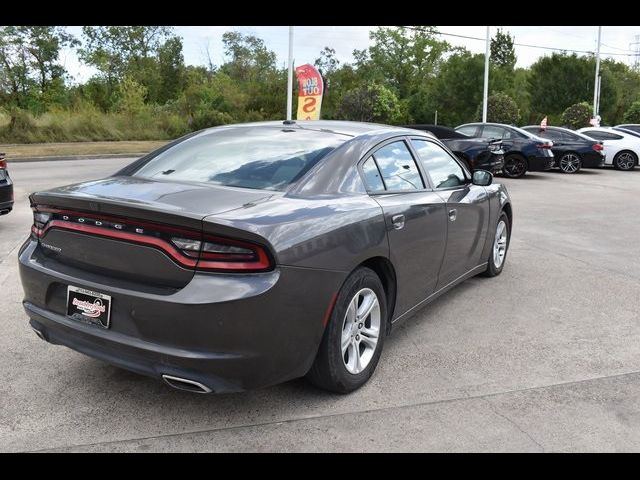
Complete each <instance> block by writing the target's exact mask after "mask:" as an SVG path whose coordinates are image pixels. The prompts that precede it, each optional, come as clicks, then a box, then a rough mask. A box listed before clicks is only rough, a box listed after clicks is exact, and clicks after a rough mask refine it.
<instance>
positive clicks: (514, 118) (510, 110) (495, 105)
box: [476, 93, 520, 125]
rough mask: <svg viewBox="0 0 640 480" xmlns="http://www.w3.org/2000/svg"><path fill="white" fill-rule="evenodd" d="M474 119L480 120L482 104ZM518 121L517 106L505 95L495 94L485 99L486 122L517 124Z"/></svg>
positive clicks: (518, 112)
mask: <svg viewBox="0 0 640 480" xmlns="http://www.w3.org/2000/svg"><path fill="white" fill-rule="evenodd" d="M476 118H477V119H478V120H482V103H480V105H478V109H477V110H476ZM519 120H520V110H519V109H518V104H517V103H516V102H515V100H514V99H513V98H511V97H510V96H509V95H507V94H506V93H496V94H493V95H490V96H489V98H488V99H487V122H495V123H506V124H507V125H512V124H517V123H518V121H519Z"/></svg>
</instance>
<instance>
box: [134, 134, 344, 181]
mask: <svg viewBox="0 0 640 480" xmlns="http://www.w3.org/2000/svg"><path fill="white" fill-rule="evenodd" d="M346 139H347V137H343V136H340V135H337V134H334V133H327V132H318V131H310V130H301V129H297V128H296V129H286V128H283V129H280V128H266V127H236V128H228V129H226V128H225V129H220V130H213V131H207V132H203V133H201V134H199V135H196V136H194V137H191V138H188V139H187V140H185V141H184V142H180V143H179V144H177V145H175V146H173V147H171V148H170V149H168V150H166V151H165V152H162V153H161V154H159V155H158V156H156V157H154V158H152V159H151V160H150V161H149V162H148V163H146V164H145V165H143V166H142V167H141V168H140V169H138V171H136V172H135V173H134V174H133V176H136V177H145V178H162V179H167V180H186V181H191V182H209V183H215V184H217V185H228V186H234V187H244V188H256V189H265V190H285V189H286V188H287V186H288V185H290V184H291V183H293V182H295V181H296V180H298V179H299V178H300V177H302V176H303V175H304V174H305V173H306V172H307V171H309V169H310V168H311V167H313V166H314V165H315V164H316V163H318V161H319V160H320V159H321V158H322V157H324V156H325V155H327V154H328V153H329V152H330V151H332V150H333V149H335V148H336V147H338V146H339V145H340V144H342V143H343V142H344V141H345V140H346Z"/></svg>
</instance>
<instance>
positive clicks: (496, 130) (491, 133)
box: [482, 125, 504, 138]
mask: <svg viewBox="0 0 640 480" xmlns="http://www.w3.org/2000/svg"><path fill="white" fill-rule="evenodd" d="M482 137H483V138H503V137H504V128H502V127H496V126H494V125H485V126H484V127H483V128H482Z"/></svg>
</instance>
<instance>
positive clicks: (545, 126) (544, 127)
mask: <svg viewBox="0 0 640 480" xmlns="http://www.w3.org/2000/svg"><path fill="white" fill-rule="evenodd" d="M540 128H541V129H542V130H546V129H547V117H544V118H543V119H542V121H541V122H540Z"/></svg>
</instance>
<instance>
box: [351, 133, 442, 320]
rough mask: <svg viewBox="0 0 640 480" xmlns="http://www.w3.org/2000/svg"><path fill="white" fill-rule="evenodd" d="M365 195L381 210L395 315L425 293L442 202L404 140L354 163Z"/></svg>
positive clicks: (432, 274)
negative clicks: (393, 285)
mask: <svg viewBox="0 0 640 480" xmlns="http://www.w3.org/2000/svg"><path fill="white" fill-rule="evenodd" d="M360 170H361V172H362V174H363V177H364V180H365V185H366V188H367V191H368V193H369V194H370V195H371V196H372V198H374V199H375V200H376V201H377V202H378V204H379V205H380V206H381V207H382V211H383V212H384V218H385V224H386V228H387V238H388V239H389V252H390V259H391V262H392V263H393V267H394V269H395V273H396V283H397V295H396V317H397V316H398V315H401V314H403V313H405V312H407V311H408V310H410V309H411V308H412V307H414V306H415V305H417V304H418V303H420V302H421V301H422V300H424V299H425V298H427V297H428V296H429V295H431V294H432V293H433V292H434V291H435V288H436V285H437V283H438V271H439V269H440V265H441V263H442V258H443V256H444V251H445V242H446V231H447V219H446V213H445V202H444V200H443V198H442V197H441V196H440V195H438V194H437V193H435V192H433V191H432V190H431V188H430V185H429V183H428V182H425V179H423V176H422V174H421V172H420V169H419V168H418V166H417V164H416V161H415V159H414V156H413V153H412V152H411V150H410V147H409V143H408V140H407V139H405V138H402V139H394V140H391V141H387V142H386V143H384V144H382V145H380V146H378V147H377V148H376V150H375V151H374V152H373V153H372V154H370V155H368V156H367V157H365V159H364V161H363V162H361V163H360Z"/></svg>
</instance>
